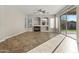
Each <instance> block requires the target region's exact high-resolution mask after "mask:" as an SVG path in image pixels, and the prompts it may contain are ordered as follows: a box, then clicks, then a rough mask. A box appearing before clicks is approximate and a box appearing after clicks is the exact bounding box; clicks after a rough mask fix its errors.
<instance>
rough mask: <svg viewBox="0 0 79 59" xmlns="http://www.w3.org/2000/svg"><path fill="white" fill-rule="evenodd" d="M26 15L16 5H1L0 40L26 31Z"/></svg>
mask: <svg viewBox="0 0 79 59" xmlns="http://www.w3.org/2000/svg"><path fill="white" fill-rule="evenodd" d="M24 21H25V15H24V14H23V13H21V12H20V11H18V9H17V8H16V7H15V6H0V41H2V40H4V39H6V38H8V37H11V36H14V35H17V34H19V33H22V32H24V31H25V28H24V25H25V22H24Z"/></svg>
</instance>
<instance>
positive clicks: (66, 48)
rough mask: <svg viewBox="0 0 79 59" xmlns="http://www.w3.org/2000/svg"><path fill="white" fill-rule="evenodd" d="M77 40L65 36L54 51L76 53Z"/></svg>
mask: <svg viewBox="0 0 79 59" xmlns="http://www.w3.org/2000/svg"><path fill="white" fill-rule="evenodd" d="M77 49H78V48H77V42H76V40H74V39H71V38H68V37H66V38H65V40H64V41H63V42H62V44H61V45H60V46H59V48H58V49H57V50H56V51H55V53H78V50H77Z"/></svg>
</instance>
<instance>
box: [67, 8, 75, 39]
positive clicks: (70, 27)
mask: <svg viewBox="0 0 79 59" xmlns="http://www.w3.org/2000/svg"><path fill="white" fill-rule="evenodd" d="M76 21H77V17H76V9H72V10H70V11H69V12H67V36H70V37H72V38H74V39H77V36H76V35H77V34H76Z"/></svg>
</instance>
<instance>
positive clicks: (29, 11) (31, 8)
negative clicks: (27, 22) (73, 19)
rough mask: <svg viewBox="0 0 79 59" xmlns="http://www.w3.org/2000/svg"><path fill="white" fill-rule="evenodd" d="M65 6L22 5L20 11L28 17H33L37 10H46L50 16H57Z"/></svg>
mask: <svg viewBox="0 0 79 59" xmlns="http://www.w3.org/2000/svg"><path fill="white" fill-rule="evenodd" d="M64 7H65V5H20V6H18V8H19V10H21V11H22V12H24V13H25V14H26V15H33V14H34V13H35V12H36V11H37V10H39V9H42V10H46V11H47V12H48V14H49V15H51V14H56V13H57V12H58V11H59V10H61V9H62V8H64Z"/></svg>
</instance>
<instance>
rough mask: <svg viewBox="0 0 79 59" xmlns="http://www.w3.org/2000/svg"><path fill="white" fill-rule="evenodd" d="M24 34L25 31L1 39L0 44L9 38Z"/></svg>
mask: <svg viewBox="0 0 79 59" xmlns="http://www.w3.org/2000/svg"><path fill="white" fill-rule="evenodd" d="M24 32H27V31H22V32H19V33H17V34H13V35H10V36H8V37H5V38H3V39H2V40H0V42H3V41H5V40H7V39H8V38H11V37H13V36H17V35H19V34H22V33H24Z"/></svg>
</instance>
